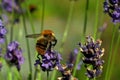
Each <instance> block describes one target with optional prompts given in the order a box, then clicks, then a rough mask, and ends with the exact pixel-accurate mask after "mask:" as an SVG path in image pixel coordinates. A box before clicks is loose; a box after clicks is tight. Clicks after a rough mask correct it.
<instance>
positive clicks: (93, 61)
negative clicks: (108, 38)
mask: <svg viewBox="0 0 120 80" xmlns="http://www.w3.org/2000/svg"><path fill="white" fill-rule="evenodd" d="M86 39H87V42H86V43H85V44H84V45H82V44H81V43H79V46H80V50H81V52H82V54H83V55H84V57H83V59H82V60H83V63H84V64H85V67H86V68H87V73H86V75H87V76H88V78H94V77H97V76H99V75H100V74H101V73H102V68H103V67H102V65H103V63H104V60H102V59H101V57H102V56H103V55H104V48H101V43H102V41H101V40H97V41H94V39H93V38H92V37H91V36H87V37H86ZM90 65H91V66H92V68H91V69H88V67H89V66H90Z"/></svg>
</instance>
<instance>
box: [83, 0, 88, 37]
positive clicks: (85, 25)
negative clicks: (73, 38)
mask: <svg viewBox="0 0 120 80" xmlns="http://www.w3.org/2000/svg"><path fill="white" fill-rule="evenodd" d="M88 7H89V0H86V8H85V19H84V28H83V34H84V35H85V34H86V28H87V18H88V17H87V16H88Z"/></svg>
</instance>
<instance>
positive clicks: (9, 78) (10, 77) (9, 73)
mask: <svg viewBox="0 0 120 80" xmlns="http://www.w3.org/2000/svg"><path fill="white" fill-rule="evenodd" d="M8 80H12V72H11V69H10V67H9V71H8Z"/></svg>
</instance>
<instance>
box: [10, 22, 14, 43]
mask: <svg viewBox="0 0 120 80" xmlns="http://www.w3.org/2000/svg"><path fill="white" fill-rule="evenodd" d="M13 25H14V23H12V25H11V27H10V42H12V40H13Z"/></svg>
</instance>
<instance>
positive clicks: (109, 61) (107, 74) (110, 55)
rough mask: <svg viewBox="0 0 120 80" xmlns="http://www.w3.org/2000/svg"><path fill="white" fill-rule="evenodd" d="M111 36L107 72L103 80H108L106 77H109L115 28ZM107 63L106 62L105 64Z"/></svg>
mask: <svg viewBox="0 0 120 80" xmlns="http://www.w3.org/2000/svg"><path fill="white" fill-rule="evenodd" d="M113 28H114V29H113V33H112V34H113V35H112V41H111V45H110V49H109V50H110V52H109V56H108V64H107V68H106V69H107V70H106V74H105V79H104V80H108V76H109V70H110V66H111V59H112V49H113V44H114V38H115V30H116V28H115V26H113ZM106 63H107V62H106Z"/></svg>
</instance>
